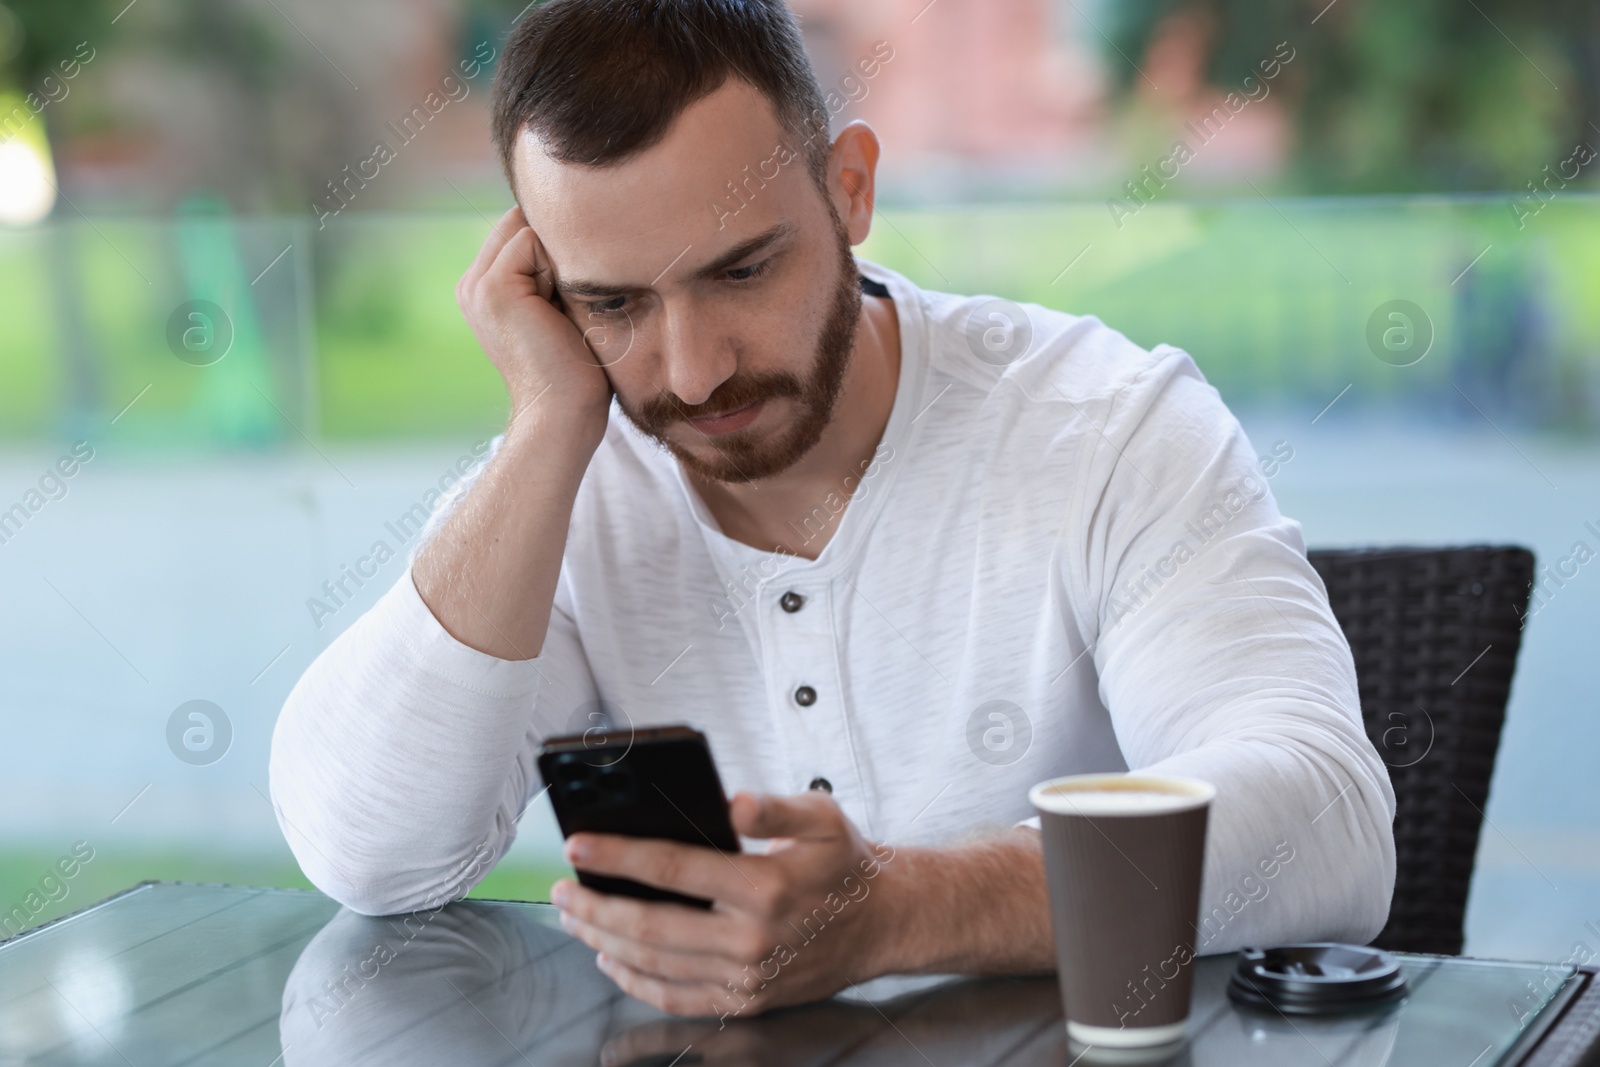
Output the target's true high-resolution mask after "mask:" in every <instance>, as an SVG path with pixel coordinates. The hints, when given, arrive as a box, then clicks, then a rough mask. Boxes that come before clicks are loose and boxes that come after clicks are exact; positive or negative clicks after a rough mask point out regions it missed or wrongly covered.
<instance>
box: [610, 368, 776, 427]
mask: <svg viewBox="0 0 1600 1067" xmlns="http://www.w3.org/2000/svg"><path fill="white" fill-rule="evenodd" d="M804 395H805V390H804V387H803V386H802V384H801V382H800V380H799V379H798V378H796V377H795V376H794V375H792V374H783V373H772V372H768V373H761V374H735V375H734V376H733V377H732V378H729V379H728V380H727V381H725V382H723V383H722V384H721V385H719V386H717V388H716V390H715V391H713V392H712V394H711V395H710V396H709V397H707V398H706V399H705V401H704V402H702V403H699V404H685V403H684V402H683V401H682V400H680V399H679V398H678V397H677V396H675V395H674V394H672V393H662V394H660V395H658V396H655V397H652V398H651V399H649V400H647V401H645V402H644V404H642V405H641V406H640V408H639V412H638V414H637V415H636V416H635V421H637V422H638V423H639V424H640V425H641V426H642V427H643V428H644V429H645V430H646V431H647V432H650V433H659V432H660V431H662V430H665V429H666V428H667V427H668V426H671V425H672V424H673V423H675V422H682V421H686V420H688V419H699V418H705V417H706V416H708V415H725V414H727V413H729V412H733V411H738V410H739V409H740V408H745V407H749V406H750V405H751V404H754V403H756V402H757V401H760V400H777V399H779V398H781V397H791V398H794V399H800V398H801V397H803V396H804Z"/></svg>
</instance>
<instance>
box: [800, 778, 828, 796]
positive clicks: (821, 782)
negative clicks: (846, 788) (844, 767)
mask: <svg viewBox="0 0 1600 1067" xmlns="http://www.w3.org/2000/svg"><path fill="white" fill-rule="evenodd" d="M806 788H807V789H820V790H822V791H823V792H824V793H831V792H833V783H832V782H830V781H828V780H827V779H826V778H813V779H811V784H810V785H808V786H806Z"/></svg>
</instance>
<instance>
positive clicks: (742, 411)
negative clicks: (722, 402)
mask: <svg viewBox="0 0 1600 1067" xmlns="http://www.w3.org/2000/svg"><path fill="white" fill-rule="evenodd" d="M766 404H767V402H766V401H765V400H757V401H756V402H755V403H753V404H747V405H745V406H744V407H742V408H739V409H737V410H735V411H728V412H724V413H723V414H721V415H704V416H701V417H700V418H698V419H690V420H689V425H690V426H693V427H694V428H695V429H697V430H699V431H700V432H701V433H703V434H705V435H706V436H707V437H716V436H717V435H719V434H725V433H733V432H734V431H735V430H742V429H744V428H745V427H746V426H749V425H750V424H751V423H752V422H755V421H756V417H757V416H758V415H760V414H761V409H762V408H764V407H766Z"/></svg>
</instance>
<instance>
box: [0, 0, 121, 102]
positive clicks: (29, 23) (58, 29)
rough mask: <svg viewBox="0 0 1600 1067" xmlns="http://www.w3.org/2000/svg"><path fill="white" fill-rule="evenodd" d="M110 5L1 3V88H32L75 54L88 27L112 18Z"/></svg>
mask: <svg viewBox="0 0 1600 1067" xmlns="http://www.w3.org/2000/svg"><path fill="white" fill-rule="evenodd" d="M109 6H110V5H109V4H108V3H107V2H106V0H71V2H70V3H67V2H65V0H4V2H3V3H0V88H4V87H6V86H9V87H11V88H13V89H22V90H27V89H32V88H33V87H34V86H35V85H36V84H37V83H38V82H39V80H40V79H42V78H43V77H44V76H45V75H47V74H49V73H51V72H52V71H53V70H55V67H56V64H57V63H58V62H60V61H61V60H62V59H65V58H67V57H70V56H71V55H72V54H73V49H74V48H75V47H76V46H77V44H78V42H80V41H82V40H84V27H85V26H92V25H98V24H100V23H101V22H102V21H103V20H109V19H110V17H111V12H110V11H108V10H107V9H108V8H109ZM91 43H92V42H91Z"/></svg>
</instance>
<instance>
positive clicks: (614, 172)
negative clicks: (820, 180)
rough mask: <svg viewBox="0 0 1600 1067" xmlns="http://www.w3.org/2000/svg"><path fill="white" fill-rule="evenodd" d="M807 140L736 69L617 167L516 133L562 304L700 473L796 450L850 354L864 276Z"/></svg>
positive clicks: (760, 466) (623, 387) (820, 423)
mask: <svg viewBox="0 0 1600 1067" xmlns="http://www.w3.org/2000/svg"><path fill="white" fill-rule="evenodd" d="M780 143H782V144H784V145H786V146H787V151H780V150H779V149H778V146H779V144H780ZM800 148H801V146H800V144H799V143H798V142H797V140H796V139H795V138H794V137H793V135H791V134H789V133H788V132H787V131H786V130H784V128H783V127H782V126H781V125H780V124H779V123H778V121H777V119H776V118H775V117H774V115H773V113H772V109H771V106H770V105H769V104H768V102H767V100H766V98H765V97H763V96H762V95H761V94H760V93H759V92H758V91H756V90H755V89H753V88H751V87H750V86H749V85H747V84H746V83H744V82H742V81H740V80H738V79H729V80H728V82H726V83H725V84H724V85H723V86H722V87H721V88H719V89H718V90H716V91H715V92H714V93H712V94H710V95H709V96H707V97H705V98H704V99H702V100H700V101H698V102H696V103H694V104H691V105H690V106H689V107H688V108H686V109H685V110H684V112H683V113H682V114H681V115H680V116H678V119H677V120H676V122H675V123H674V124H673V126H672V128H671V129H670V131H669V132H668V134H667V136H666V137H665V138H664V139H663V140H662V141H661V142H660V143H659V144H657V145H655V146H653V147H652V148H650V149H648V150H646V151H645V152H643V153H641V154H639V155H637V156H635V157H633V158H631V159H629V160H628V161H627V162H625V163H623V164H621V165H616V166H608V167H601V168H597V167H586V166H582V165H578V164H565V163H558V162H556V161H554V160H552V159H550V157H549V156H547V155H546V154H545V153H544V152H543V151H542V149H541V148H540V147H539V143H538V141H537V140H536V139H535V138H533V136H532V135H530V134H527V133H525V134H524V135H523V138H522V140H521V142H520V143H519V145H518V147H517V154H516V178H517V181H516V186H517V188H516V192H517V199H518V201H519V202H520V203H521V205H522V210H523V214H524V215H525V216H526V217H527V219H528V223H529V225H530V226H532V227H533V230H534V232H535V233H537V234H538V235H539V239H540V241H541V242H542V243H543V244H544V247H545V251H546V252H547V253H548V254H549V257H550V261H551V264H552V266H553V267H554V270H555V275H556V290H557V293H558V295H559V296H560V298H561V300H562V302H563V304H564V306H565V308H566V312H567V316H568V317H569V318H570V319H571V320H572V321H573V323H574V324H576V325H577V327H578V329H579V330H581V331H584V334H585V337H586V339H587V340H588V342H589V345H590V347H591V349H593V351H594V352H595V354H596V356H597V357H598V358H599V360H600V362H601V364H602V365H603V366H604V367H605V369H606V374H607V375H608V376H609V378H610V380H611V385H612V388H613V389H615V390H616V393H617V398H618V400H619V402H620V404H621V407H622V410H623V411H624V412H625V413H626V414H627V416H628V418H629V419H631V420H632V421H633V423H634V425H635V426H637V427H638V428H639V429H640V430H641V431H642V432H644V433H645V434H648V435H649V436H651V437H654V438H655V439H657V440H658V441H660V442H661V443H662V444H664V445H665V446H666V447H667V448H668V449H670V450H671V451H672V453H673V454H674V455H675V456H676V457H677V458H678V460H679V462H680V463H682V464H683V466H684V467H685V468H686V469H687V470H689V471H690V472H691V473H694V474H697V475H699V476H701V477H703V478H707V479H710V480H715V481H725V482H743V481H750V480H754V479H758V478H766V477H770V476H772V475H774V474H777V473H779V472H780V471H783V470H785V469H787V468H788V467H789V466H791V465H792V464H793V463H795V462H796V461H797V460H798V459H799V458H800V457H801V456H802V455H804V454H805V453H806V452H807V451H809V450H810V449H811V447H812V446H813V445H815V444H816V443H817V441H818V440H819V439H820V437H821V435H822V432H823V430H824V429H825V428H826V427H827V424H828V421H829V419H830V418H831V416H832V412H833V406H834V402H835V401H836V400H837V398H838V395H839V392H840V388H841V386H842V383H843V380H844V375H845V370H846V368H847V366H848V365H849V360H850V352H851V346H852V343H853V341H854V337H855V330H856V325H857V322H858V320H859V317H860V313H861V290H860V281H859V278H858V277H857V273H856V267H855V259H854V257H853V256H852V254H851V252H850V241H849V237H848V235H847V234H846V232H845V229H844V227H843V225H842V223H841V222H840V220H839V217H838V214H837V212H836V210H835V209H834V208H833V206H832V205H831V203H830V202H829V201H828V200H826V199H824V197H823V196H822V193H821V191H820V190H819V189H818V188H817V186H816V184H815V183H814V182H813V181H812V179H811V176H810V174H809V172H808V171H807V169H806V162H805V157H804V156H803V154H801V152H800ZM788 152H792V153H793V158H792V159H789V161H788V162H787V163H782V160H784V159H785V158H786V157H787V155H788ZM780 164H781V165H780ZM775 171H776V175H775V176H774V172H775ZM730 183H732V187H730ZM735 189H737V191H738V192H737V195H736V194H735V191H734V190H735Z"/></svg>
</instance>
